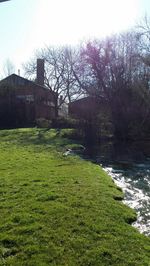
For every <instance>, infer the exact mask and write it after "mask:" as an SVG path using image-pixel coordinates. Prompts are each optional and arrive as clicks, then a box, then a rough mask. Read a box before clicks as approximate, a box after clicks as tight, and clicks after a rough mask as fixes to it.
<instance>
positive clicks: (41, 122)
mask: <svg viewBox="0 0 150 266" xmlns="http://www.w3.org/2000/svg"><path fill="white" fill-rule="evenodd" d="M36 125H37V127H40V128H50V127H51V125H52V122H51V120H48V119H45V118H42V117H41V118H37V119H36Z"/></svg>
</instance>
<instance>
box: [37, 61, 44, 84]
mask: <svg viewBox="0 0 150 266" xmlns="http://www.w3.org/2000/svg"><path fill="white" fill-rule="evenodd" d="M36 78H37V84H39V85H41V86H44V59H39V58H38V59H37V77H36Z"/></svg>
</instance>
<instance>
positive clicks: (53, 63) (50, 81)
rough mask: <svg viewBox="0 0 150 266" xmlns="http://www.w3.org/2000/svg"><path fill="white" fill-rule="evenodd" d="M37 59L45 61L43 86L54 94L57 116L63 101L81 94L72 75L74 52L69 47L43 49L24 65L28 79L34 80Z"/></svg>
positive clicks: (75, 59) (74, 59)
mask: <svg viewBox="0 0 150 266" xmlns="http://www.w3.org/2000/svg"><path fill="white" fill-rule="evenodd" d="M37 57H38V58H42V59H44V61H45V86H46V87H47V88H49V89H50V90H51V91H52V92H54V97H55V114H56V116H57V115H58V110H59V108H60V106H61V105H62V104H63V103H64V102H65V101H67V102H70V101H71V100H72V99H73V98H76V97H78V96H79V95H80V94H81V90H80V86H79V84H78V83H77V82H76V78H75V76H74V75H73V66H74V65H75V62H76V61H77V58H76V54H75V50H73V49H71V48H70V47H60V48H55V47H45V48H44V49H41V50H39V51H37V52H36V54H35V56H34V58H33V59H31V60H30V61H29V62H28V63H26V64H25V65H24V70H25V73H26V76H28V78H29V77H30V78H32V79H36V76H35V74H36V58H37ZM59 99H61V100H59Z"/></svg>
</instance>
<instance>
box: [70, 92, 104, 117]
mask: <svg viewBox="0 0 150 266" xmlns="http://www.w3.org/2000/svg"><path fill="white" fill-rule="evenodd" d="M100 106H101V105H100V100H99V99H98V98H96V97H92V96H87V97H84V98H81V99H78V100H75V101H73V102H71V103H69V116H71V117H72V118H75V119H91V118H93V117H95V116H96V114H97V113H98V112H99V110H100Z"/></svg>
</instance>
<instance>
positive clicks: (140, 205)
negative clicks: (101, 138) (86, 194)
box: [85, 142, 150, 236]
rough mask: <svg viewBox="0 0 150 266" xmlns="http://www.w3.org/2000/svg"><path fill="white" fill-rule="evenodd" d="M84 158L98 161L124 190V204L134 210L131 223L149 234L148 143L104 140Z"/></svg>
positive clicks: (149, 144)
mask: <svg viewBox="0 0 150 266" xmlns="http://www.w3.org/2000/svg"><path fill="white" fill-rule="evenodd" d="M85 157H86V158H87V159H91V160H93V161H94V162H96V163H98V164H101V165H102V167H103V169H104V170H105V171H106V172H107V173H108V174H109V175H110V176H111V177H112V178H113V180H114V181H115V183H116V184H117V185H118V186H119V187H121V188H122V190H123V191H124V194H125V197H124V203H125V204H127V205H128V206H130V207H131V208H133V209H135V210H136V212H137V221H136V222H135V223H133V226H135V227H136V228H138V229H139V231H140V232H141V233H144V234H145V235H148V236H150V143H149V142H147V143H145V142H144V143H141V142H140V143H134V144H133V143H103V144H101V145H100V146H98V147H94V146H92V147H89V148H88V149H87V150H86V153H85Z"/></svg>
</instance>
